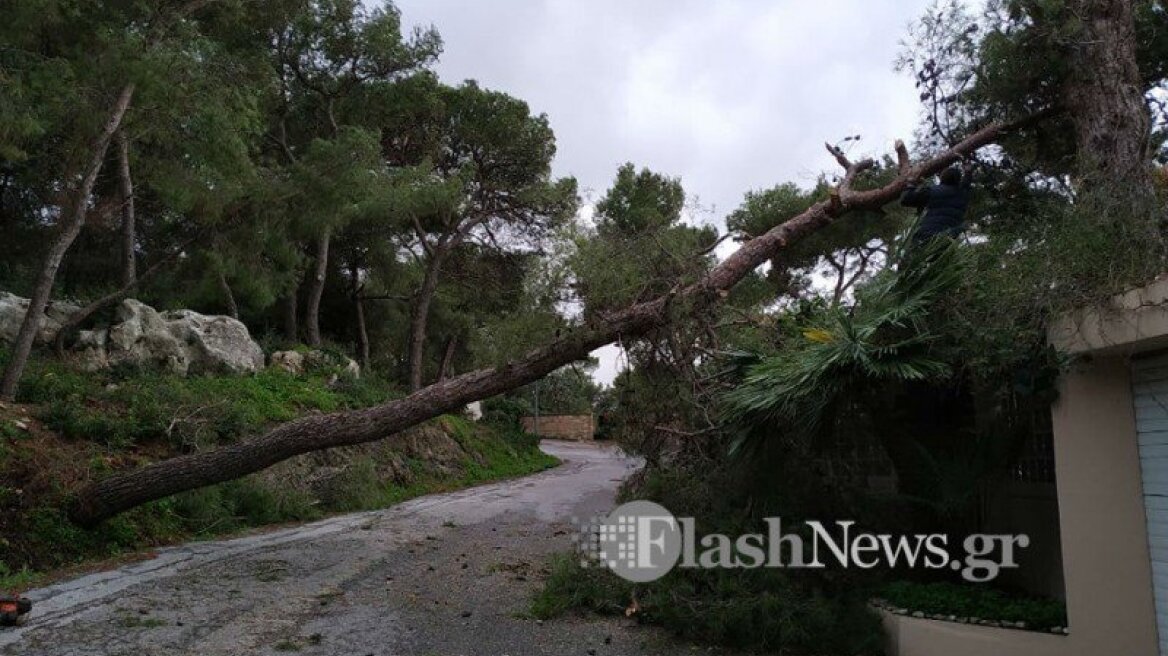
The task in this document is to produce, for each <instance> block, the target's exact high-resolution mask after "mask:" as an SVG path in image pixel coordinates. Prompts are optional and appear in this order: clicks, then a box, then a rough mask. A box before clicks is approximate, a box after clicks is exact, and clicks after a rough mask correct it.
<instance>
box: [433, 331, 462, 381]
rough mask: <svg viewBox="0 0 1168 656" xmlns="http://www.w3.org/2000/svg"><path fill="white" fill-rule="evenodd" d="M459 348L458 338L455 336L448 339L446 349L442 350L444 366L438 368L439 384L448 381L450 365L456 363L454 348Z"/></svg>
mask: <svg viewBox="0 0 1168 656" xmlns="http://www.w3.org/2000/svg"><path fill="white" fill-rule="evenodd" d="M456 346H458V338H457V337H455V336H454V335H451V336H450V337H447V338H446V348H444V349H443V350H442V364H441V365H440V366H439V367H438V382H442V381H444V380H446V378H447V376H449V375H450V365H451V364H452V363H453V362H454V348H455V347H456Z"/></svg>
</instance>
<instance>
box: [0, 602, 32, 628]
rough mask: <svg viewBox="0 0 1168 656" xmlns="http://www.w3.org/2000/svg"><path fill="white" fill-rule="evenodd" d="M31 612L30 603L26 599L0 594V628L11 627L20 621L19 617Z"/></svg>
mask: <svg viewBox="0 0 1168 656" xmlns="http://www.w3.org/2000/svg"><path fill="white" fill-rule="evenodd" d="M30 610H32V602H31V601H29V600H28V599H27V598H26V597H20V596H17V595H7V594H0V626H12V625H13V624H16V623H17V622H18V621H20V616H21V615H24V614H25V613H27V612H28V611H30Z"/></svg>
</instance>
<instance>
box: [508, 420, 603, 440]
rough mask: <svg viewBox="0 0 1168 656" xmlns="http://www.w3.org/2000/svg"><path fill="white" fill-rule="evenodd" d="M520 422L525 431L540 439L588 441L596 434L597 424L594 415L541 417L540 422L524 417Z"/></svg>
mask: <svg viewBox="0 0 1168 656" xmlns="http://www.w3.org/2000/svg"><path fill="white" fill-rule="evenodd" d="M520 422H522V424H523V430H525V431H527V432H528V433H535V434H538V435H539V436H540V437H553V438H557V439H561V440H577V441H588V440H592V439H593V437H594V435H595V434H596V422H595V420H594V419H593V417H592V415H541V416H540V417H539V419H538V421H537V420H536V418H535V417H523V418H521V419H520ZM537 424H538V429H537Z"/></svg>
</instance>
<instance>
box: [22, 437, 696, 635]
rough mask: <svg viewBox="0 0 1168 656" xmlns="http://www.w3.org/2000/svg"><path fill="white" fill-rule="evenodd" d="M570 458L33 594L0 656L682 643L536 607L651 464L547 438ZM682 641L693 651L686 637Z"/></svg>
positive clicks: (176, 550)
mask: <svg viewBox="0 0 1168 656" xmlns="http://www.w3.org/2000/svg"><path fill="white" fill-rule="evenodd" d="M543 448H544V450H545V451H548V452H549V453H552V454H553V455H556V456H558V457H560V458H561V459H563V460H564V461H565V464H563V465H562V466H560V467H557V468H555V469H552V470H548V471H546V472H543V473H540V474H536V475H534V476H530V477H527V478H521V479H517V480H513V481H507V482H502V483H495V484H490V485H484V486H481V487H476V488H471V489H467V490H462V491H459V492H453V493H449V494H440V495H433V496H427V497H421V498H418V499H415V500H412V501H408V502H406V503H402V504H399V505H397V506H394V507H392V508H389V509H386V510H380V511H373V512H366V513H358V514H352V515H343V516H338V517H334V518H331V519H326V520H323V521H320V522H315V523H313V524H308V525H305V526H300V527H296V528H290V529H284V530H279V531H274V532H268V533H262V534H258V535H252V536H248V537H242V538H237V539H233V540H223V541H218V542H199V543H192V544H187V545H183V546H178V547H172V548H168V549H164V550H162V551H160V552H159V554H158V556H157V557H156V558H153V559H151V560H149V561H144V562H139V563H134V564H131V565H127V566H125V567H121V568H119V569H116V570H112V571H108V572H101V573H97V574H92V575H89V576H85V577H82V578H79V579H75V580H72V581H68V582H64V583H60V584H57V585H53V586H50V587H47V588H42V589H39V590H34V591H32V592H31V593H29V596H30V597H32V598H33V599H34V602H35V605H34V609H33V613H32V614H31V615H30V617H29V618H28V620H27V622H26V624H25V625H24V626H22V627H19V628H15V629H0V654H5V655H16V654H20V655H22V656H31V655H34V654H36V655H40V654H44V655H54V656H55V655H62V656H82V655H85V656H89V655H93V656H113V655H115V654H126V655H131V654H133V655H135V656H142V655H148V654H159V655H161V654H166V655H171V654H191V655H194V654H198V655H199V656H212V655H220V654H221V655H224V656H226V655H232V656H236V655H238V654H286V653H290V652H295V653H301V654H306V655H313V656H315V655H318V654H322V655H323V654H329V655H332V654H335V655H342V654H343V655H345V656H366V655H376V656H398V655H402V656H405V655H418V656H438V655H442V656H455V655H459V654H467V655H470V654H476V655H477V654H483V655H493V656H498V655H501V654H509V655H511V656H520V655H526V654H532V655H534V654H556V655H559V654H581V655H593V656H599V655H606V654H650V653H663V654H666V653H676V652H677V651H679V646H678V645H672V646H670V645H669V641H667V640H665V639H663V638H661V637H660V635H659V634H658V633H657V632H654V631H649V630H646V629H640V628H637V627H635V626H633V625H631V623H630V622H626V621H622V620H600V619H585V618H579V617H568V618H564V619H559V620H554V621H549V622H537V621H535V620H532V619H529V618H527V617H525V611H526V609H527V607H528V604H529V601H530V597H531V594H532V593H533V592H534V591H535V590H536V589H538V585H539V580H540V578H541V575H542V573H543V566H544V564H545V563H546V562H547V558H548V556H549V555H550V554H552V553H555V552H562V551H566V550H569V549H571V546H572V544H571V537H572V533H573V528H574V527H573V526H572V524H571V518H573V517H580V518H583V517H588V516H591V515H593V514H596V513H599V512H605V511H607V510H608V509H610V508H611V506H612V505H613V499H614V494H615V492H616V488H617V486H618V485H619V483H620V481H621V480H623V479H624V478H625V477H626V476H628V474H629V473H631V471H632V470H634V469H635V468H636V467H637V465H638V463H637V462H636V461H634V460H633V459H631V458H628V457H625V456H623V455H621V454H619V453H618V452H617V451H615V450H614V449H612V448H610V447H603V446H597V445H591V444H573V443H563V442H549V441H545V442H544V446H543ZM681 648H683V647H681Z"/></svg>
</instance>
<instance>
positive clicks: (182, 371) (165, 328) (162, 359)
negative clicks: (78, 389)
mask: <svg viewBox="0 0 1168 656" xmlns="http://www.w3.org/2000/svg"><path fill="white" fill-rule="evenodd" d="M78 310H80V306H77V305H73V304H70V303H62V302H59V301H58V302H54V303H52V304H51V305H50V306H49V308H48V310H47V311H46V312H45V320H44V322H43V325H42V327H41V331H40V333H39V335H38V341H40V342H50V341H52V340H53V338H54V337H56V335H57V331H58V330H60V328H61V325H62V324H63V323H64V322H65V321H66V320H67V319H68V317H69V316H70V315H71V314H73V313H74V312H77V311H78ZM27 312H28V300H27V299H24V298H21V297H19V296H15V295H13V294H9V293H8V292H0V339H2V340H5V341H12V340H13V339H15V338H16V334H17V332H18V331H19V330H20V323H21V322H22V321H23V320H24V315H25V313H27ZM71 350H72V357H73V359H74V360H75V361H76V362H77V364H78V365H79V366H80V367H81V368H83V369H86V370H88V371H96V370H99V369H106V368H109V367H112V366H116V365H131V366H137V367H149V368H157V369H161V370H163V371H168V372H171V373H175V374H179V375H186V374H188V373H190V374H200V373H236V374H238V373H250V372H254V371H259V370H260V369H263V368H264V352H263V350H262V349H261V348H260V345H259V344H257V343H256V342H255V340H253V339H252V338H251V335H249V334H248V332H247V326H245V325H243V324H242V323H241V322H239V321H238V320H236V319H232V318H231V317H221V316H208V315H205V314H199V313H198V312H192V311H190V310H174V311H171V312H158V311H157V310H155V309H154V308H152V307H150V306H149V305H146V304H145V303H142V302H141V301H136V300H134V299H132V298H128V299H126V300H124V301H122V303H121V305H119V306H118V308H117V312H116V317H115V319H114V322H113V324H112V325H110V326H109V327H106V328H98V329H94V330H82V331H80V332H79V333H78V334H77V338H76V340H75V341H74V343H73V346H72V349H71Z"/></svg>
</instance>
